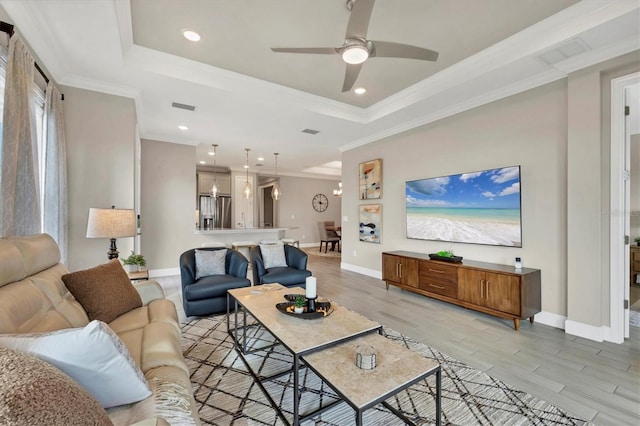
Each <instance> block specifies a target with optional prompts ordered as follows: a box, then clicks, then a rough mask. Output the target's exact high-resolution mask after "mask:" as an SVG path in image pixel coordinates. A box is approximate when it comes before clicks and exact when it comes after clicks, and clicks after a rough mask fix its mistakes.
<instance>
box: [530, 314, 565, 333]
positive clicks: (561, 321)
mask: <svg viewBox="0 0 640 426" xmlns="http://www.w3.org/2000/svg"><path fill="white" fill-rule="evenodd" d="M566 321H567V317H565V316H564V315H558V314H554V313H552V312H545V311H542V312H540V313H538V314H536V315H535V322H537V323H540V324H544V325H548V326H551V327H555V328H559V329H561V330H564V326H565V323H566Z"/></svg>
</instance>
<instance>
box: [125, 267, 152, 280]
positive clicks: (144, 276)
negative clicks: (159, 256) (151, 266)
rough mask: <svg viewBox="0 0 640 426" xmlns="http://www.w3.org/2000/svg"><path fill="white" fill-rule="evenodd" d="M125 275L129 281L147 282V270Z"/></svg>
mask: <svg viewBox="0 0 640 426" xmlns="http://www.w3.org/2000/svg"><path fill="white" fill-rule="evenodd" d="M127 275H128V276H129V279H130V280H131V281H140V280H148V279H149V270H148V269H145V270H144V271H136V272H127Z"/></svg>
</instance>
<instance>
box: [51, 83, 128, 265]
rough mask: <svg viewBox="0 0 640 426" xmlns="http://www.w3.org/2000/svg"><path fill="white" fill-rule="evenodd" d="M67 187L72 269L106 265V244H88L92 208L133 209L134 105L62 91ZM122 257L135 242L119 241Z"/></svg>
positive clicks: (85, 92)
mask: <svg viewBox="0 0 640 426" xmlns="http://www.w3.org/2000/svg"><path fill="white" fill-rule="evenodd" d="M61 91H62V92H63V93H64V102H63V103H62V104H63V106H64V116H65V131H66V138H67V173H68V182H69V265H68V267H69V269H71V270H78V269H83V268H87V267H91V266H95V265H97V264H100V263H105V262H106V261H107V260H108V259H107V254H106V253H107V251H108V250H109V244H110V243H109V240H108V239H87V238H86V237H85V236H86V232H87V219H88V215H89V208H91V207H100V208H109V207H111V206H112V205H115V206H116V207H117V208H127V209H132V208H134V183H133V182H134V146H135V127H136V113H135V105H134V102H133V99H129V98H123V97H119V96H112V95H105V94H102V93H98V92H92V91H88V90H82V89H76V88H72V87H61ZM117 245H118V250H119V252H120V255H121V257H122V256H124V257H126V256H128V255H129V253H130V250H133V238H121V239H118V240H117Z"/></svg>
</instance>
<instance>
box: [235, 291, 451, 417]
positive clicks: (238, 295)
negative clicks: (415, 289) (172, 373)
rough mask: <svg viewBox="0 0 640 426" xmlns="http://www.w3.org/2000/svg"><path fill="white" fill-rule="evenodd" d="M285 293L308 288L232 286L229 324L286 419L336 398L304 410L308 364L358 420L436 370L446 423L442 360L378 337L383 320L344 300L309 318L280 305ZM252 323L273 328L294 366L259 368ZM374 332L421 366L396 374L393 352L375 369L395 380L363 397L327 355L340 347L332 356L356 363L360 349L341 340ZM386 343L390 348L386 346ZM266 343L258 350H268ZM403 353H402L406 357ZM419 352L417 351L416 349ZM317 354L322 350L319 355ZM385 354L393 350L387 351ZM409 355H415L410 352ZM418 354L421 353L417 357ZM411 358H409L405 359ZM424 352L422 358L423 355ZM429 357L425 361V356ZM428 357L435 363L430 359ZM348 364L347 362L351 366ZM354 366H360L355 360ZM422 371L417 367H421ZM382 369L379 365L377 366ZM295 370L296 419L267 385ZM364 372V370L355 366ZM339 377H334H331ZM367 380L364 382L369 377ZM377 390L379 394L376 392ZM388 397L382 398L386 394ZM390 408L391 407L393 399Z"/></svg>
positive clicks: (242, 354) (382, 342) (241, 352)
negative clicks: (267, 371)
mask: <svg viewBox="0 0 640 426" xmlns="http://www.w3.org/2000/svg"><path fill="white" fill-rule="evenodd" d="M285 294H304V289H302V288H287V287H284V286H281V285H280V284H268V285H260V286H254V287H245V288H239V289H233V290H229V291H228V292H227V330H228V333H229V335H230V336H231V337H232V339H233V342H234V345H235V348H236V350H237V351H238V353H239V355H240V358H241V359H242V361H243V362H244V364H245V365H246V367H247V369H248V370H249V372H250V374H251V375H252V376H253V378H254V380H255V381H256V383H257V384H258V386H259V387H260V388H261V390H262V391H263V393H264V394H265V396H266V397H267V399H268V400H269V402H270V403H271V405H272V406H273V407H274V409H276V411H277V412H278V415H279V416H280V418H281V419H282V420H283V421H284V422H285V423H286V424H293V425H296V426H297V425H299V424H300V422H302V421H304V420H305V419H308V418H310V417H311V416H313V415H316V414H318V413H319V412H321V411H324V410H326V409H328V408H330V407H331V406H333V405H335V404H336V403H338V402H340V401H337V402H335V403H332V404H329V405H327V406H324V407H321V408H320V409H319V410H317V411H315V412H313V413H305V414H304V415H301V414H300V410H299V403H300V394H301V391H302V389H301V387H300V385H299V375H300V370H301V368H304V367H308V368H310V369H311V370H312V371H314V372H315V373H316V374H317V375H318V376H319V377H320V378H321V379H323V380H324V381H325V382H326V383H327V384H328V385H329V386H331V387H332V388H333V389H334V390H335V391H336V392H337V393H338V395H340V397H341V398H342V399H343V400H344V401H345V402H347V403H348V404H349V405H351V406H352V407H353V408H354V409H355V410H356V421H357V422H358V424H360V423H361V421H362V412H363V411H364V410H366V409H368V408H370V407H372V406H374V405H376V404H377V403H378V402H382V401H384V399H386V398H388V397H390V396H392V395H394V394H395V393H397V392H399V391H401V390H403V389H406V388H407V387H408V386H411V384H413V383H415V382H417V381H418V380H421V379H422V378H424V377H426V376H428V375H430V374H436V382H437V384H436V386H437V395H436V419H437V424H438V425H439V424H440V366H439V365H438V364H437V363H433V362H432V361H428V360H426V359H424V358H422V357H421V356H420V355H418V354H415V353H414V352H413V351H410V350H408V349H406V348H402V347H401V346H400V345H397V344H394V343H392V342H388V341H387V342H385V341H386V340H387V339H385V338H384V337H382V336H378V337H379V339H384V340H379V339H378V338H374V337H373V336H376V335H378V333H379V332H381V330H382V326H381V325H380V324H378V323H376V322H374V321H371V320H370V319H368V318H366V317H364V316H362V315H360V314H358V313H356V312H353V311H350V310H348V309H346V308H344V307H343V306H340V305H338V304H336V303H333V302H332V305H331V306H332V309H333V312H332V313H331V314H330V315H328V316H326V317H324V318H321V319H317V320H303V319H300V318H295V317H293V316H289V315H285V314H283V313H281V312H279V311H278V310H277V309H276V307H275V305H276V304H277V303H281V302H283V301H285V299H284V295H285ZM232 315H233V318H234V326H233V327H232V326H231V317H232ZM248 316H251V317H252V318H254V319H255V321H256V322H252V323H249V322H248V318H247V317H248ZM252 327H261V328H264V329H265V330H266V331H268V332H269V334H270V335H272V336H273V338H274V339H275V342H274V345H282V346H283V347H284V348H285V349H286V350H287V351H288V352H289V353H291V355H292V357H293V363H292V364H293V365H292V368H291V369H290V370H287V371H286V372H284V373H282V372H280V373H278V374H276V375H273V376H269V377H258V375H257V374H256V373H255V372H254V371H253V368H252V367H251V364H250V362H249V361H248V360H247V359H246V355H247V354H249V353H251V351H252V348H251V347H250V345H249V340H250V339H251V337H250V335H249V330H250V329H251V328H252ZM361 338H362V339H364V338H367V339H369V338H373V339H375V343H376V345H375V346H376V347H377V348H378V350H381V351H385V352H386V351H387V349H386V346H385V345H388V344H393V345H394V346H396V347H397V348H393V350H392V351H391V352H389V353H390V354H391V353H393V354H395V355H394V356H396V357H397V358H395V359H396V360H398V362H400V363H404V362H406V361H410V362H412V363H413V362H414V361H415V362H416V365H417V367H416V368H415V369H414V368H412V369H410V370H411V372H410V373H409V374H405V375H402V377H398V378H397V379H396V378H394V377H393V376H394V373H393V372H392V371H395V370H393V369H392V363H391V362H390V361H389V360H391V359H392V358H388V359H387V360H388V361H389V362H386V361H385V362H383V364H381V368H380V369H379V370H378V369H377V368H376V369H374V370H371V371H370V372H374V375H375V374H378V375H380V376H381V375H383V374H387V375H388V377H389V379H390V380H387V381H385V382H384V384H381V385H380V386H379V387H376V389H377V391H372V392H368V394H369V395H371V396H372V398H369V399H368V400H367V401H361V400H360V399H358V398H357V396H356V395H355V392H353V391H351V390H349V389H347V388H346V387H345V384H344V380H339V379H338V378H336V377H335V376H334V375H332V374H331V373H330V372H329V371H328V369H330V367H328V364H329V363H328V362H326V361H327V360H328V359H329V358H331V357H327V356H324V355H325V353H327V352H326V351H329V350H332V349H333V350H335V351H338V352H336V353H335V354H334V356H335V358H331V362H339V363H342V364H344V365H345V366H346V365H347V364H353V363H354V355H353V354H348V353H347V352H345V351H346V350H345V349H344V347H342V346H340V344H341V343H345V342H350V343H351V341H355V340H356V339H361ZM383 346H385V348H384V349H383ZM264 349H265V347H260V348H258V349H257V350H264ZM401 353H402V359H401V358H400V356H401ZM412 354H413V355H415V357H414V356H413V355H412ZM315 355H317V356H315ZM381 356H382V359H383V360H384V359H385V357H386V356H387V355H381ZM406 357H409V358H406ZM416 357H417V358H416ZM405 358H406V359H405ZM418 358H419V360H418ZM423 361H424V362H423ZM426 363H429V364H428V365H427V364H426ZM345 368H346V367H345ZM353 368H357V367H355V366H353ZM420 369H422V371H420V372H417V370H420ZM376 370H377V371H376ZM289 373H292V375H293V389H292V390H293V407H292V412H293V420H292V421H290V420H289V419H288V418H286V416H285V413H284V412H283V410H282V409H281V408H280V406H279V404H277V403H276V402H275V401H274V400H273V398H272V397H271V395H270V394H269V392H268V391H267V389H266V388H265V386H264V384H263V383H264V382H267V381H270V380H273V379H274V378H277V377H280V376H282V375H283V374H289ZM353 373H354V371H347V370H345V374H353ZM355 373H358V372H355ZM332 380H333V383H331V381H332ZM363 383H364V382H363ZM366 386H367V387H369V388H370V390H372V389H373V387H371V386H370V385H369V384H366ZM374 393H376V395H375V397H373V396H374V395H373V394H374ZM380 398H382V399H380ZM385 406H387V408H390V407H389V406H388V405H385ZM390 409H391V410H392V411H393V412H394V413H395V414H396V415H400V417H401V418H402V419H403V420H404V421H405V422H408V423H409V424H411V422H410V421H408V419H406V418H404V417H403V416H402V415H401V413H399V412H397V410H395V409H393V408H390Z"/></svg>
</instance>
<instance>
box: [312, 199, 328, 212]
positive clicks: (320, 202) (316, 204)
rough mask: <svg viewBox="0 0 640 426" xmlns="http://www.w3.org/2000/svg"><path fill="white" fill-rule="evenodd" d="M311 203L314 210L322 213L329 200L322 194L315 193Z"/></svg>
mask: <svg viewBox="0 0 640 426" xmlns="http://www.w3.org/2000/svg"><path fill="white" fill-rule="evenodd" d="M311 204H312V205H313V208H314V209H315V211H317V212H320V213H322V212H323V211H325V210H326V209H327V207H329V200H328V199H327V196H326V195H324V194H316V195H314V196H313V200H312V201H311Z"/></svg>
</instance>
